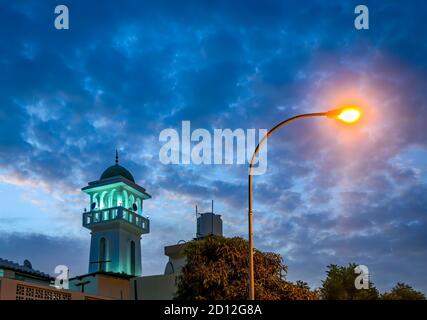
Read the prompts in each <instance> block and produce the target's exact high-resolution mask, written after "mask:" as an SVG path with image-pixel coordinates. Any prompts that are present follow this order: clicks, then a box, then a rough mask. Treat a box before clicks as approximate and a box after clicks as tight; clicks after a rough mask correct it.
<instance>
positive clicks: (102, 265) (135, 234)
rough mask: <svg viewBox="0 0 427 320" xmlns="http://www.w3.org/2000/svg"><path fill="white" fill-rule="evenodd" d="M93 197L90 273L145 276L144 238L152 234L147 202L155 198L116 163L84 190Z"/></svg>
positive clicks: (87, 215)
mask: <svg viewBox="0 0 427 320" xmlns="http://www.w3.org/2000/svg"><path fill="white" fill-rule="evenodd" d="M82 191H84V192H85V193H87V194H88V195H89V197H90V207H89V208H90V210H89V211H86V210H85V212H84V213H83V226H84V227H85V228H87V229H89V230H90V231H91V244H90V261H89V273H92V272H98V271H105V272H116V273H125V274H128V275H135V276H140V275H141V241H140V240H141V235H143V234H146V233H149V232H150V221H149V220H148V218H146V217H144V216H143V202H144V200H146V199H149V198H151V196H150V195H149V194H148V193H147V192H145V189H144V188H143V187H141V186H139V185H138V184H136V183H135V179H134V178H133V176H132V174H131V173H130V172H129V171H128V170H127V169H126V168H124V167H122V166H121V165H119V156H118V153H117V151H116V163H115V164H114V165H112V166H111V167H109V168H107V169H106V170H105V171H104V173H103V174H102V175H101V178H100V179H99V180H97V181H93V182H89V184H88V186H86V187H84V188H83V189H82Z"/></svg>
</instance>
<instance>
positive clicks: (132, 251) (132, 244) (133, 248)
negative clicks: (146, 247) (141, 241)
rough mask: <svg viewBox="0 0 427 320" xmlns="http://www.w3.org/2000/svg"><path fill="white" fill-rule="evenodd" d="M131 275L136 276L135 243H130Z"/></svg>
mask: <svg viewBox="0 0 427 320" xmlns="http://www.w3.org/2000/svg"><path fill="white" fill-rule="evenodd" d="M130 273H131V274H132V275H135V241H131V242H130Z"/></svg>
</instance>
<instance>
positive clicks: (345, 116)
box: [337, 108, 361, 123]
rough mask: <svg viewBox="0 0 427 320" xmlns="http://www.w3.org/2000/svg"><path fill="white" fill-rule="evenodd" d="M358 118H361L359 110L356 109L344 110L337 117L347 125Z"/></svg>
mask: <svg viewBox="0 0 427 320" xmlns="http://www.w3.org/2000/svg"><path fill="white" fill-rule="evenodd" d="M360 116H361V112H360V110H358V109H356V108H344V109H342V110H341V112H340V113H339V114H338V115H337V118H338V119H340V120H342V121H344V122H347V123H353V122H356V121H357V120H359V119H360Z"/></svg>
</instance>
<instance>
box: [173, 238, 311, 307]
mask: <svg viewBox="0 0 427 320" xmlns="http://www.w3.org/2000/svg"><path fill="white" fill-rule="evenodd" d="M185 254H186V256H187V263H186V265H185V266H184V267H183V269H182V272H181V275H180V276H179V277H178V279H177V293H176V297H175V298H176V299H182V300H187V299H188V300H190V299H199V300H200V299H201V300H204V299H212V300H216V299H227V300H236V299H240V300H242V299H247V297H248V278H249V276H248V263H249V261H248V242H247V241H246V240H244V239H242V238H239V237H235V238H225V237H220V236H209V237H206V238H203V239H201V240H195V241H192V242H190V243H188V246H187V248H186V249H185ZM254 268H255V270H254V271H255V298H256V299H266V300H279V299H287V300H302V299H305V300H308V299H316V298H317V296H316V294H315V293H313V292H311V291H310V290H309V289H307V288H301V287H298V286H296V285H294V284H292V283H291V282H288V281H286V280H285V279H284V276H285V275H286V273H287V266H285V265H284V264H283V260H282V257H281V256H280V255H279V254H276V253H270V252H261V251H259V250H255V252H254Z"/></svg>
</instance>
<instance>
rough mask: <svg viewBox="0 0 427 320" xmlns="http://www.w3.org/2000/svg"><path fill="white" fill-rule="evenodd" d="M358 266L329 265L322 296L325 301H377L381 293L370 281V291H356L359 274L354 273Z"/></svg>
mask: <svg viewBox="0 0 427 320" xmlns="http://www.w3.org/2000/svg"><path fill="white" fill-rule="evenodd" d="M356 266H357V264H355V263H349V264H348V266H337V265H335V264H331V265H329V266H328V267H327V268H328V270H327V271H326V279H325V280H324V281H322V287H321V288H320V295H321V297H322V299H325V300H375V299H378V298H379V292H378V290H377V288H375V286H374V284H373V283H372V282H371V281H369V288H368V289H356V287H355V285H354V282H355V279H356V277H357V276H358V274H356V273H355V272H354V269H355V268H356Z"/></svg>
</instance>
